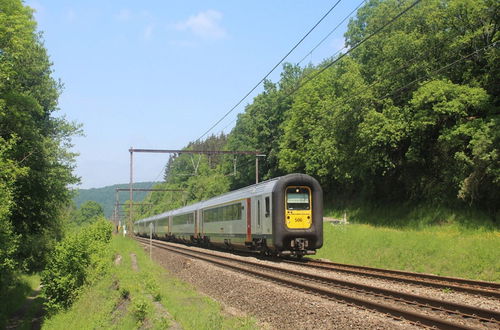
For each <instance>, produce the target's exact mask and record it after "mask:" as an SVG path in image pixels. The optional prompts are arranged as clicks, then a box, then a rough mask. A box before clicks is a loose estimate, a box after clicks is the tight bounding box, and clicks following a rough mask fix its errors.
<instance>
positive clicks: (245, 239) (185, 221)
mask: <svg viewBox="0 0 500 330" xmlns="http://www.w3.org/2000/svg"><path fill="white" fill-rule="evenodd" d="M134 234H135V235H138V236H143V237H149V235H150V234H152V236H153V237H154V238H157V239H163V240H168V241H176V242H185V243H192V244H198V245H201V246H224V247H226V248H228V249H235V250H252V251H258V252H260V253H263V254H268V255H278V256H296V257H302V256H303V255H311V254H315V253H316V250H317V249H319V248H321V246H322V245H323V192H322V189H321V186H320V185H319V183H318V181H316V179H314V178H313V177H311V176H309V175H306V174H289V175H285V176H282V177H278V178H275V179H271V180H268V181H264V182H261V183H258V184H254V185H251V186H248V187H245V188H241V189H238V190H235V191H232V192H228V193H226V194H223V195H220V196H217V197H214V198H211V199H208V200H205V201H202V202H198V203H195V204H192V205H188V206H185V207H182V208H179V209H176V210H171V211H167V212H164V213H161V214H158V215H154V216H152V217H149V218H145V219H141V220H138V221H137V222H135V223H134Z"/></svg>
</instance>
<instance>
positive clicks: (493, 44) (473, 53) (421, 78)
mask: <svg viewBox="0 0 500 330" xmlns="http://www.w3.org/2000/svg"><path fill="white" fill-rule="evenodd" d="M497 43H498V41H495V42H494V43H491V44H489V45H486V46H485V47H483V48H481V49H478V50H475V51H474V52H472V53H470V54H468V55H466V56H463V57H461V58H459V59H457V60H455V61H453V62H452V63H450V64H447V65H445V66H443V67H441V68H439V69H437V70H434V71H432V72H430V73H429V74H427V75H426V76H422V77H420V78H417V79H415V80H413V81H411V82H409V83H407V84H406V85H404V86H402V87H399V88H397V89H395V90H394V91H392V92H390V93H388V94H386V95H385V96H383V97H382V99H386V98H388V97H391V96H393V95H394V94H396V93H397V92H399V91H402V90H404V89H405V88H406V87H408V86H410V85H413V84H414V83H416V82H419V81H421V80H423V79H425V78H426V77H428V76H429V75H431V74H436V73H440V72H441V71H443V70H446V69H448V68H449V67H451V66H453V65H455V64H457V63H460V62H462V61H464V60H466V59H468V58H469V57H471V56H473V55H475V54H477V53H479V52H481V51H483V50H486V49H488V48H490V47H493V46H495V44H497ZM429 82H430V81H429ZM429 82H426V83H425V84H427V83H429ZM425 84H424V85H425Z"/></svg>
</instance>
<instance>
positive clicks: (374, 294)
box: [139, 239, 500, 329]
mask: <svg viewBox="0 0 500 330" xmlns="http://www.w3.org/2000/svg"><path fill="white" fill-rule="evenodd" d="M139 241H142V242H143V243H146V242H149V240H144V239H139ZM153 242H154V243H153V245H154V246H155V247H158V248H161V249H165V250H168V251H171V252H174V253H178V254H182V255H184V256H187V257H190V258H197V259H201V260H204V261H207V262H210V263H213V264H216V265H219V266H222V267H226V268H230V269H232V270H236V271H239V272H243V273H245V274H251V275H253V276H256V277H259V278H262V279H266V280H270V281H273V282H276V283H279V284H281V285H285V286H287V287H291V288H294V289H300V290H302V291H305V292H309V293H313V294H316V295H321V296H323V297H328V298H331V299H335V300H340V301H344V302H347V303H349V304H354V305H357V306H361V307H362V308H365V309H371V310H377V311H380V312H383V313H386V314H389V315H390V316H392V317H393V318H404V319H406V320H409V321H411V322H413V323H415V324H419V325H425V326H428V327H438V328H442V329H470V328H477V327H485V328H498V327H500V313H498V312H496V311H492V310H487V309H482V308H477V307H474V306H470V305H464V304H457V303H452V302H447V301H443V300H438V299H434V298H429V297H424V296H420V295H414V294H408V293H403V292H400V291H395V290H388V289H384V288H380V287H376V286H371V285H365V284H360V283H356V282H350V281H345V280H339V279H335V278H333V277H330V276H320V275H314V274H311V273H308V272H303V271H299V270H292V269H287V268H283V267H280V266H276V265H269V264H262V263H258V262H255V261H251V260H242V259H238V258H235V257H234V256H222V255H220V254H217V253H213V252H212V251H210V250H204V251H200V250H193V249H188V248H184V247H180V246H178V245H173V244H169V243H166V242H162V241H153ZM300 264H301V265H303V263H300ZM393 280H394V279H393Z"/></svg>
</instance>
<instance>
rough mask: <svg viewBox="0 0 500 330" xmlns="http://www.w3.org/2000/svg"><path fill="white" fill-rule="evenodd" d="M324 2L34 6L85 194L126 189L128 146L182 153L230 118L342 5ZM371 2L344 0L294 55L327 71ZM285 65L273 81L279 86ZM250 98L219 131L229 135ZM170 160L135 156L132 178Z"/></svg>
mask: <svg viewBox="0 0 500 330" xmlns="http://www.w3.org/2000/svg"><path fill="white" fill-rule="evenodd" d="M335 2H336V1H325V0H315V1H310V0H274V1H264V0H257V1H256V0H253V1H244V0H240V1H234V0H227V1H225V0H220V1H189V0H185V1H178V0H177V1H173V0H170V1H167V0H163V1H161V0H150V1H127V0H125V1H118V0H109V1H102V0H88V1H75V0H73V1H65V0H31V1H26V2H25V4H26V5H28V6H30V7H32V8H33V9H35V19H36V20H37V22H38V30H39V31H42V32H43V40H44V43H45V47H46V48H47V51H48V54H49V56H50V59H51V61H52V62H53V77H54V78H55V79H60V80H61V82H62V83H63V84H64V89H63V92H62V94H61V96H60V98H59V108H60V110H59V111H58V112H57V113H56V116H65V117H66V119H67V120H69V121H75V122H77V123H80V124H81V125H82V126H83V131H84V134H85V136H82V137H75V138H73V144H74V148H73V151H75V152H78V153H79V156H78V157H77V168H76V170H75V173H76V175H77V176H79V177H80V178H81V184H80V186H79V188H85V189H86V188H96V187H103V186H107V185H112V184H117V183H128V182H129V176H130V174H129V161H130V154H129V152H128V149H129V148H130V147H134V148H151V149H182V148H183V147H184V146H186V145H187V144H188V143H189V142H190V141H194V140H196V139H198V138H199V137H200V136H201V135H202V134H203V133H204V132H205V131H206V130H208V129H209V128H210V127H211V126H212V125H213V124H215V122H217V121H218V120H219V119H220V118H221V117H222V116H223V115H224V114H225V113H226V112H228V111H229V110H230V109H231V108H232V107H233V106H234V105H235V104H236V103H237V102H238V101H239V100H240V99H241V98H242V97H243V96H244V95H245V94H246V93H247V92H248V91H250V89H251V88H252V87H253V86H254V85H255V84H256V83H257V82H259V81H260V80H261V79H262V78H263V77H264V76H265V74H266V73H267V72H268V71H269V70H270V69H271V68H272V67H273V66H274V65H275V64H276V63H278V61H279V60H281V58H282V57H283V56H284V55H285V54H286V53H287V52H288V51H289V50H290V49H291V48H292V47H293V46H294V45H295V44H296V43H297V42H298V41H299V40H300V39H301V38H302V37H303V36H304V35H305V33H306V32H307V31H309V29H310V28H312V27H313V26H314V24H316V22H317V21H318V20H319V19H320V18H321V17H322V16H323V15H324V14H325V13H326V12H327V11H328V10H329V9H330V8H331V7H332V6H333V5H334V3H335ZM361 2H362V1H361V0H359V1H347V0H344V1H340V3H339V4H338V5H337V7H336V8H335V9H334V10H333V11H332V12H331V13H330V14H329V15H328V16H327V17H326V19H325V20H324V21H323V22H322V23H321V24H320V25H319V26H318V27H317V28H316V29H315V30H314V31H313V32H312V33H311V34H310V35H309V36H308V37H307V38H306V39H305V40H304V42H302V43H301V44H300V46H299V47H297V49H296V50H295V51H294V52H293V53H292V54H291V55H290V56H289V57H288V58H287V59H286V61H287V62H290V63H298V62H299V61H301V60H302V59H303V58H304V57H305V60H303V61H302V62H301V65H307V64H308V63H312V64H318V63H319V62H321V61H322V60H324V59H326V58H328V57H330V56H332V55H333V54H335V52H336V51H338V50H340V49H342V48H343V46H344V37H343V34H344V33H345V31H346V29H347V22H345V23H343V24H342V25H341V26H340V27H339V28H338V29H337V30H336V31H335V32H334V33H332V34H331V35H330V36H329V37H328V38H327V39H326V40H325V41H324V42H323V43H322V44H321V45H320V46H319V47H317V48H316V49H315V50H314V51H313V52H312V53H311V54H309V53H310V52H311V50H312V49H313V48H314V47H315V46H316V45H317V44H318V43H319V42H320V41H321V40H322V39H323V38H324V37H325V36H327V35H328V34H329V33H330V31H332V29H334V28H335V27H336V26H337V25H338V24H339V23H340V22H341V21H342V20H343V19H344V18H345V17H346V16H348V14H349V13H350V12H351V11H352V10H353V9H354V8H356V7H357V6H358V5H359V4H360V3H361ZM280 72H281V66H280V67H279V68H278V69H277V70H276V71H275V72H273V74H271V76H270V79H271V80H272V81H274V82H277V81H278V80H279V74H280ZM261 91H262V86H259V88H257V90H256V91H255V92H254V93H252V95H250V97H249V98H247V99H246V100H245V101H244V102H243V103H242V104H241V105H240V106H239V107H237V108H236V109H235V110H234V111H233V112H232V113H231V114H230V115H229V116H227V118H226V119H225V120H223V121H222V122H221V123H220V124H219V125H218V126H217V127H216V128H215V129H214V130H213V131H211V133H214V134H218V133H220V132H225V133H228V132H230V130H231V129H232V128H233V127H234V123H235V119H236V117H237V114H238V113H242V112H243V111H244V109H245V105H246V104H249V103H251V102H252V99H253V97H254V96H255V95H257V93H259V92H261ZM167 160H168V154H146V153H134V181H135V182H140V181H158V180H161V179H162V174H163V168H164V165H165V163H166V161H167Z"/></svg>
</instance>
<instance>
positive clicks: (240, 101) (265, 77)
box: [196, 0, 342, 141]
mask: <svg viewBox="0 0 500 330" xmlns="http://www.w3.org/2000/svg"><path fill="white" fill-rule="evenodd" d="M340 1H342V0H338V1H337V2H336V3H335V4H334V5H333V6H332V7H331V8H330V9H329V10H328V11H327V12H326V13H325V14H324V15H323V17H321V19H320V20H319V21H318V22H316V24H314V26H313V27H312V28H311V29H310V30H309V31H308V32H307V33H306V34H305V35H304V36H303V37H302V39H300V40H299V42H297V43H296V44H295V46H293V47H292V49H290V51H288V53H287V54H286V55H285V56H283V58H282V59H281V60H280V61H279V62H278V63H276V65H275V66H274V67H273V68H272V69H271V70H270V71H269V72H268V73H267V74H266V75H265V76H264V78H262V79H261V80H260V81H259V82H258V83H257V84H256V85H255V86H254V87H253V88H252V89H250V91H249V92H248V93H246V94H245V96H243V97H242V98H241V99H240V100H239V101H238V103H236V104H235V105H234V106H233V107H232V108H231V109H230V110H229V111H228V112H226V113H225V114H224V116H222V118H220V119H219V120H218V121H217V122H216V123H215V124H213V125H212V126H211V127H210V128H209V129H208V130H207V131H206V132H205V133H203V134H202V135H201V136H200V137H199V138H198V139H197V140H196V141H199V140H201V139H202V138H203V137H204V136H205V135H207V134H208V133H209V132H210V131H211V130H212V129H214V128H215V127H216V126H217V125H219V123H220V122H221V121H223V120H224V118H226V117H227V116H228V115H229V114H230V113H231V112H233V111H234V109H236V108H237V107H238V106H239V105H240V104H241V103H242V102H243V101H244V100H245V99H246V98H247V97H248V96H249V95H250V94H252V92H253V91H254V90H255V89H257V87H259V85H260V84H261V83H262V82H263V81H264V80H266V79H267V77H269V75H270V74H271V73H272V72H273V71H274V70H275V69H276V68H277V67H278V66H279V65H280V64H281V63H282V62H283V61H284V60H285V59H286V58H287V57H288V55H290V54H291V53H292V52H293V51H294V50H295V48H297V47H298V46H299V45H300V44H301V43H302V41H304V39H305V38H307V36H308V35H309V34H310V33H311V32H312V31H313V30H314V29H316V27H317V26H318V25H319V24H320V23H321V22H322V21H323V20H324V19H325V18H326V17H327V16H328V15H329V14H330V13H331V12H332V10H333V9H335V7H337V5H338V4H339V3H340Z"/></svg>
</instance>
